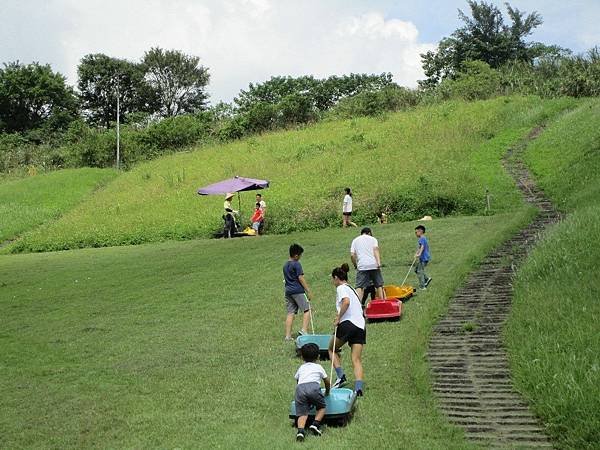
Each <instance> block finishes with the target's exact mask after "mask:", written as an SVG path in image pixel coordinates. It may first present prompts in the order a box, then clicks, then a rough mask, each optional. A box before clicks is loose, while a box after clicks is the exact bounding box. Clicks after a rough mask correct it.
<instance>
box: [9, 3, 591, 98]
mask: <svg viewBox="0 0 600 450" xmlns="http://www.w3.org/2000/svg"><path fill="white" fill-rule="evenodd" d="M492 1H493V3H495V4H497V5H499V6H500V7H501V8H502V9H503V8H504V7H503V4H504V2H503V1H497V0H492ZM509 3H510V4H511V5H513V6H514V7H517V8H519V9H521V10H524V11H526V12H532V11H537V12H538V13H540V14H541V15H542V17H543V19H544V24H543V25H542V26H541V27H539V28H538V30H537V31H536V32H535V34H534V35H533V36H532V37H531V39H533V40H537V41H541V42H544V43H554V44H558V45H561V46H563V47H567V48H570V49H572V50H574V51H575V52H583V51H585V50H587V49H589V48H591V47H593V46H595V45H600V27H599V26H598V22H600V0H573V1H562V0H513V1H509ZM459 8H461V9H463V10H467V9H468V8H467V3H466V1H465V0H396V1H393V0H362V1H357V0H0V62H9V61H15V60H19V61H21V62H23V63H29V62H32V61H39V62H40V63H49V64H50V65H51V66H52V67H53V68H54V70H57V71H59V72H61V73H62V74H64V75H65V76H66V77H67V79H68V81H69V82H70V83H71V84H75V83H76V80H77V65H78V63H79V60H80V59H81V58H82V56H84V55H86V54H89V53H105V54H107V55H110V56H115V57H120V58H127V59H130V60H133V61H137V60H139V59H140V58H141V57H142V55H143V54H144V52H145V51H146V50H148V49H150V48H151V47H155V46H159V47H162V48H167V49H171V48H173V49H178V50H182V51H183V52H185V53H189V54H194V55H197V56H200V57H201V60H202V64H203V65H205V66H207V67H208V68H209V70H210V74H211V82H210V86H209V92H210V94H211V100H212V102H213V103H214V102H216V101H219V100H225V101H230V100H231V99H232V98H233V97H234V96H235V95H236V94H237V93H238V92H239V90H240V89H245V88H246V87H247V86H248V83H249V82H260V81H264V80H266V79H268V78H269V77H270V76H273V75H294V76H296V75H303V74H312V75H315V76H318V77H325V76H329V75H332V74H344V73H350V72H361V73H363V72H366V73H381V72H391V73H392V74H393V75H394V79H395V81H396V82H398V83H400V84H402V85H405V86H415V85H416V81H417V80H418V79H421V78H422V72H421V65H420V58H419V54H420V53H423V52H425V51H427V50H429V49H433V48H435V44H436V43H437V42H438V41H439V40H440V39H441V38H442V37H444V36H448V35H449V34H450V33H452V31H454V30H455V29H456V28H457V27H458V26H459V25H460V22H459V20H458V17H457V10H458V9H459Z"/></svg>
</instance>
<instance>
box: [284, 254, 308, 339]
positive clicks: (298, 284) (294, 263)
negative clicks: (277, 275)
mask: <svg viewBox="0 0 600 450" xmlns="http://www.w3.org/2000/svg"><path fill="white" fill-rule="evenodd" d="M302 253H304V249H303V248H302V247H301V246H300V245H298V244H292V245H291V246H290V259H289V260H288V261H287V262H286V263H285V264H284V266H283V280H284V283H285V307H286V312H287V315H286V318H285V340H286V341H288V342H289V341H292V340H293V339H292V324H293V323H294V316H295V315H296V314H298V312H299V311H301V312H302V329H301V330H300V331H299V332H298V334H300V335H302V334H306V333H307V329H308V323H309V321H310V303H309V300H312V294H311V292H310V289H309V288H308V284H307V283H306V280H305V279H304V271H303V270H302V265H301V264H300V261H299V260H300V258H301V257H302Z"/></svg>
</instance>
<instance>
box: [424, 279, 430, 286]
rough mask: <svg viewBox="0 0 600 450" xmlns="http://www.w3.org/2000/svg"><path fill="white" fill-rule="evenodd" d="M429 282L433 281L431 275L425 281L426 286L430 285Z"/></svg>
mask: <svg viewBox="0 0 600 450" xmlns="http://www.w3.org/2000/svg"><path fill="white" fill-rule="evenodd" d="M429 283H431V277H429V278H427V281H425V287H427V286H429Z"/></svg>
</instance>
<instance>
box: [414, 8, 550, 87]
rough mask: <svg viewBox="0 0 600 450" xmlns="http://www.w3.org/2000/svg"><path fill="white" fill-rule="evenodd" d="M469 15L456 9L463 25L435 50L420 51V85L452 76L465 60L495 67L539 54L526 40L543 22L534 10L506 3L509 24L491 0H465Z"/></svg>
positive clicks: (424, 85) (425, 85)
mask: <svg viewBox="0 0 600 450" xmlns="http://www.w3.org/2000/svg"><path fill="white" fill-rule="evenodd" d="M467 3H468V4H469V7H470V9H471V17H469V16H467V15H466V14H465V13H463V12H462V11H461V10H459V12H458V13H459V18H460V19H461V20H462V21H463V22H464V26H463V27H461V28H459V29H457V30H456V31H454V33H452V35H451V36H450V37H446V38H443V39H442V40H441V41H440V43H439V45H438V49H437V51H429V52H427V53H424V54H422V55H421V61H422V63H423V70H424V72H425V76H426V77H427V79H426V80H423V81H420V85H421V87H424V88H428V87H432V86H435V85H437V84H438V83H439V82H441V81H442V80H443V79H445V78H453V77H454V76H455V75H456V73H458V72H459V71H460V68H461V67H462V64H463V63H464V62H465V61H477V60H478V61H483V62H485V63H487V64H488V65H489V66H490V67H491V68H493V69H497V68H499V67H501V66H502V65H504V64H506V63H507V62H509V61H525V62H528V63H531V62H533V59H534V58H535V57H536V56H538V55H539V53H538V52H539V49H540V47H539V45H538V44H536V43H527V42H525V38H526V37H527V36H529V35H530V34H531V33H532V31H533V30H534V29H535V28H536V27H538V26H540V25H541V24H542V18H541V16H540V15H539V14H538V13H537V12H533V13H531V14H526V13H525V12H523V11H519V10H518V9H516V8H513V7H512V6H510V5H509V4H508V3H505V5H506V9H507V11H508V16H509V18H510V20H511V23H510V25H507V24H505V23H504V18H503V16H502V12H501V11H500V10H499V9H498V7H496V6H495V5H493V4H491V3H486V2H484V1H481V2H478V1H475V0H467Z"/></svg>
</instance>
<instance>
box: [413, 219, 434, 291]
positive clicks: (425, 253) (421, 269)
mask: <svg viewBox="0 0 600 450" xmlns="http://www.w3.org/2000/svg"><path fill="white" fill-rule="evenodd" d="M415 235H416V236H417V245H418V248H417V252H416V253H415V260H416V259H417V258H418V259H419V261H418V262H417V266H416V267H415V273H416V274H417V278H419V288H420V289H421V290H422V291H424V290H425V289H427V286H429V283H431V277H428V276H427V274H426V273H425V267H426V266H427V263H428V262H429V260H430V259H431V256H430V255H429V243H428V242H427V238H426V237H425V227H424V226H423V225H418V226H417V227H416V228H415Z"/></svg>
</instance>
